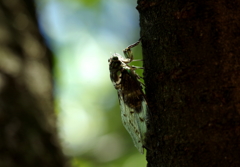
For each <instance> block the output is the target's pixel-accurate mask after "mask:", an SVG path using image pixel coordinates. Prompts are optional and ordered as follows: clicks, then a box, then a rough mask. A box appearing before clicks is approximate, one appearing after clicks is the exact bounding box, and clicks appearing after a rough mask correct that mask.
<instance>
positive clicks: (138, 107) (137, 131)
mask: <svg viewBox="0 0 240 167" xmlns="http://www.w3.org/2000/svg"><path fill="white" fill-rule="evenodd" d="M138 78H139V76H138V75H137V74H136V73H135V71H134V70H133V69H131V67H130V68H126V69H123V70H122V75H121V89H119V90H118V96H119V102H120V107H121V116H122V122H123V125H124V126H125V128H126V129H127V131H128V132H129V134H130V135H131V137H132V139H133V142H134V145H135V147H137V149H138V150H139V152H141V153H143V152H144V149H143V145H144V135H145V133H146V131H147V127H146V120H147V103H146V100H145V95H144V93H143V91H142V85H141V82H140V81H139V80H138Z"/></svg>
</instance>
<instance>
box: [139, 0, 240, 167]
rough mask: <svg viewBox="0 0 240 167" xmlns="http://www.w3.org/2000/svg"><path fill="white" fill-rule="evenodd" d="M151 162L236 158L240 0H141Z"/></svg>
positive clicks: (224, 163)
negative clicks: (192, 0)
mask: <svg viewBox="0 0 240 167" xmlns="http://www.w3.org/2000/svg"><path fill="white" fill-rule="evenodd" d="M137 9H138V11H139V13H140V26H141V36H142V48H143V56H144V67H145V72H144V76H145V84H146V97H147V100H148V104H149V108H150V117H149V131H148V134H147V141H146V142H147V143H146V148H147V150H148V152H147V160H148V167H177V166H178V167H183V166H190V167H208V166H209V167H210V166H211V167H213V166H216V167H219V166H221V167H229V166H231V167H239V166H240V157H239V155H240V140H239V139H240V115H239V114H240V77H239V72H240V56H239V55H240V36H239V35H240V28H239V27H240V10H239V9H240V2H239V1H237V0H232V1H225V0H218V1H216V0H202V1H196V0H195V1H194V2H188V1H179V0H178V1H177V0H176V1H169V0H167V1H161V0H138V6H137Z"/></svg>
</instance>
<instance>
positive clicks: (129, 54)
mask: <svg viewBox="0 0 240 167" xmlns="http://www.w3.org/2000/svg"><path fill="white" fill-rule="evenodd" d="M140 42H141V38H140V39H139V40H138V41H137V42H135V43H134V44H132V45H129V46H128V47H127V48H126V49H124V50H123V53H124V55H125V57H126V58H128V59H130V62H131V61H132V60H133V53H132V51H131V48H133V47H135V46H137V45H138V44H139V43H140Z"/></svg>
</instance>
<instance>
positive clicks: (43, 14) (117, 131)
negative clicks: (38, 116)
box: [36, 0, 146, 167]
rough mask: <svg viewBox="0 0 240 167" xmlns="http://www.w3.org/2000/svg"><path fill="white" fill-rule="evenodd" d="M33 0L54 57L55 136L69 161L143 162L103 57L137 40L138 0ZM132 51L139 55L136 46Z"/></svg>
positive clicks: (126, 165) (88, 166)
mask: <svg viewBox="0 0 240 167" xmlns="http://www.w3.org/2000/svg"><path fill="white" fill-rule="evenodd" d="M36 3H37V9H38V20H39V26H40V28H41V32H42V34H43V36H44V38H45V41H46V43H47V44H48V46H49V48H50V49H51V50H52V52H53V54H54V58H55V61H54V63H55V69H54V84H55V90H54V94H55V108H56V113H57V116H58V131H59V138H60V141H61V143H62V147H63V151H64V153H65V155H66V156H68V157H70V158H71V164H72V166H73V167H80V166H81V167H96V166H98V167H135V166H137V167H145V166H146V160H145V156H144V155H142V154H140V153H139V152H138V151H137V149H136V148H135V147H134V145H133V142H132V140H131V137H130V135H129V134H128V133H127V131H126V130H125V128H124V127H123V125H122V122H121V116H120V108H119V104H118V99H117V92H116V90H115V89H114V87H113V86H112V83H111V81H110V78H109V69H108V61H107V60H108V59H109V58H110V56H111V54H112V53H115V52H117V53H120V54H122V50H123V49H124V48H125V47H127V46H128V45H130V44H132V43H134V42H136V41H137V40H138V39H139V31H140V30H139V14H138V11H137V10H136V8H135V7H136V5H137V2H136V0H135V1H132V0H131V1H129V0H36ZM133 52H134V55H135V58H136V59H139V58H141V47H140V46H138V47H136V48H134V49H133ZM134 65H138V66H141V64H136V63H135V64H134ZM140 73H141V71H140Z"/></svg>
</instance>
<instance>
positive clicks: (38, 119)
mask: <svg viewBox="0 0 240 167" xmlns="http://www.w3.org/2000/svg"><path fill="white" fill-rule="evenodd" d="M52 65H53V64H52V55H51V53H50V52H49V50H48V49H47V47H46V46H45V44H44V42H43V39H42V37H41V35H40V33H39V30H38V25H37V21H36V12H35V6H34V1H32V0H14V1H9V0H4V1H0V127H1V128H0V166H1V167H16V166H18V167H30V166H34V167H36V166H41V167H43V166H46V167H63V166H65V164H66V162H65V158H64V156H63V153H62V152H61V148H60V146H59V142H58V139H57V134H56V128H55V118H54V110H53V97H52V92H53V90H52V71H51V69H52Z"/></svg>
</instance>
